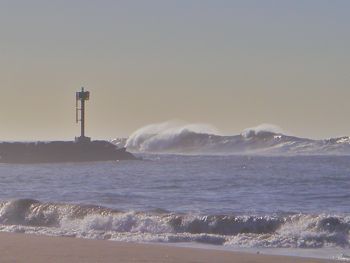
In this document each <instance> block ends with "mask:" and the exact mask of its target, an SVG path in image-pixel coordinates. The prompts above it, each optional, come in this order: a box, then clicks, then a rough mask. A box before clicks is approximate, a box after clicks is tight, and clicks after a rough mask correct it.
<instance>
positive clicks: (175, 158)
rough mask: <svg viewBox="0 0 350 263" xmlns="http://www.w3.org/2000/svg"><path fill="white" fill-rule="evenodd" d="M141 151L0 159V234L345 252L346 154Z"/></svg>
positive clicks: (349, 226)
mask: <svg viewBox="0 0 350 263" xmlns="http://www.w3.org/2000/svg"><path fill="white" fill-rule="evenodd" d="M140 157H142V160H137V161H120V162H95V163H62V164H26V165H19V164H0V199H1V200H2V201H1V203H0V230H1V231H10V232H23V233H36V234H46V235H54V236H73V237H82V238H94V239H107V240H117V241H131V242H158V243H166V244H181V245H183V244H187V245H191V246H193V245H195V246H198V245H203V246H206V247H207V246H210V247H213V246H215V248H217V249H233V250H237V249H240V250H249V251H261V252H263V253H264V252H265V251H266V252H267V253H275V252H276V253H278V251H280V254H281V253H282V252H283V253H282V254H288V253H291V254H294V255H303V256H305V255H311V256H319V257H325V258H333V257H338V256H340V255H341V254H344V255H343V258H344V259H346V257H347V256H346V255H348V254H350V253H349V241H350V240H349V231H350V192H349V189H350V156H285V157H277V156H237V155H233V156H210V155H207V156H199V155H197V156H196V155H191V156H184V155H165V154H162V155H156V154H143V155H141V156H140ZM274 251H275V252H274Z"/></svg>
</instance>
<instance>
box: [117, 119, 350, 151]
mask: <svg viewBox="0 0 350 263" xmlns="http://www.w3.org/2000/svg"><path fill="white" fill-rule="evenodd" d="M286 134H287V133H286V132H285V131H283V130H282V129H281V128H280V127H278V126H277V125H273V124H262V125H258V126H257V127H253V128H248V129H245V130H244V131H243V132H242V133H241V134H240V135H233V136H222V135H220V134H219V132H218V131H217V130H216V129H215V128H214V127H212V126H211V125H208V124H188V123H184V122H176V121H169V122H164V123H158V124H151V125H148V126H146V127H143V128H141V129H139V130H137V131H136V132H134V133H133V134H132V135H131V136H130V137H129V139H128V140H127V141H126V144H125V145H126V147H127V148H128V149H129V150H130V151H134V152H141V153H176V154H267V155H276V154H277V155H349V154H350V143H349V142H350V140H349V137H340V138H333V139H327V140H312V139H306V138H298V137H294V136H290V135H286ZM115 143H116V144H118V145H119V146H120V140H115Z"/></svg>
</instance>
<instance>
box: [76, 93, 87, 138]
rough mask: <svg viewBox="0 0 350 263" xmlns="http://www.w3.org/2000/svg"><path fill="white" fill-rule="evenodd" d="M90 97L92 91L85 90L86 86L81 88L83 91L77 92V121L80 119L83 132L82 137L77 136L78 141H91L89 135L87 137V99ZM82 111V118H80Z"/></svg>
mask: <svg viewBox="0 0 350 263" xmlns="http://www.w3.org/2000/svg"><path fill="white" fill-rule="evenodd" d="M89 99H90V92H89V91H84V88H81V91H78V92H76V122H77V123H78V122H79V121H80V124H81V128H80V129H81V132H80V137H76V138H75V141H76V142H90V140H91V139H90V138H89V137H85V101H86V100H89ZM79 101H80V108H79ZM79 111H80V119H79Z"/></svg>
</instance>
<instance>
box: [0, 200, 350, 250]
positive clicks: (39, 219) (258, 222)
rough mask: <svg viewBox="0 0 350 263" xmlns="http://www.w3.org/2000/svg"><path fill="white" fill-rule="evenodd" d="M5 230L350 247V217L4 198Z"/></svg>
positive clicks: (0, 214) (0, 226) (0, 219)
mask: <svg viewBox="0 0 350 263" xmlns="http://www.w3.org/2000/svg"><path fill="white" fill-rule="evenodd" d="M0 231H8V232H24V233H38V234H46V235H55V236H75V237H84V238H94V239H111V240H119V241H142V242H149V241H152V242H199V243H208V244H216V245H225V246H233V247H263V248H322V247H349V231H350V216H336V215H335V216H333V215H303V214H298V215H285V216H248V215H243V216H230V215H227V216H225V215H208V216H201V215H193V214H173V213H170V214H169V213H143V212H117V211H113V210H109V209H107V208H103V207H95V206H79V205H70V204H55V203H40V202H38V201H36V200H31V199H19V200H13V201H7V202H3V203H2V204H1V209H0Z"/></svg>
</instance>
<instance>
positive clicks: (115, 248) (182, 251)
mask: <svg viewBox="0 0 350 263" xmlns="http://www.w3.org/2000/svg"><path fill="white" fill-rule="evenodd" d="M0 262H2V263H4V262H36V263H41V262H45V263H46V262H77V263H80V262H81V263H83V262H84V263H90V262H91V263H92V262H118V263H119V262H120V263H124V262H143V263H158V262H159V263H173V262H181V263H199V262H203V263H214V262H215V263H216V262H217V263H219V262H223V263H226V262H227V263H235V262H237V263H281V262H283V263H321V262H335V261H330V260H320V259H310V258H307V259H306V258H299V257H285V256H270V255H261V254H248V253H237V252H230V251H222V250H210V249H197V248H183V247H173V246H164V245H157V244H135V243H124V242H113V241H106V240H88V239H78V238H69V237H48V236H37V235H30V234H17V233H0Z"/></svg>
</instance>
